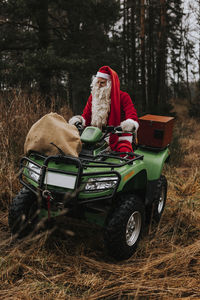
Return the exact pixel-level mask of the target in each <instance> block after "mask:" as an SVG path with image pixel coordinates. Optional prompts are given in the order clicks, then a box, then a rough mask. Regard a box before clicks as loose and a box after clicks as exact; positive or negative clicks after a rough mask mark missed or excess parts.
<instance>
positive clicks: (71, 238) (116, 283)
mask: <svg viewBox="0 0 200 300" xmlns="http://www.w3.org/2000/svg"><path fill="white" fill-rule="evenodd" d="M55 103H56V101H53V104H52V107H51V108H50V109H49V110H47V109H46V108H45V107H44V105H43V104H42V101H40V99H39V98H37V97H36V96H35V97H31V98H28V97H27V96H26V95H23V94H22V93H15V94H13V95H12V97H11V96H9V97H8V99H7V100H6V101H5V99H3V98H1V99H0V114H1V117H0V133H1V134H0V144H1V148H0V158H1V165H0V184H1V192H0V205H1V209H0V299H1V300H4V299H5V300H9V299H10V300H11V299H12V300H16V299H20V300H21V299H23V300H30V299H34V300H41V299H45V300H47V299H49V300H50V299H52V300H53V299H73V300H74V299H90V300H95V299H96V300H97V299H109V300H111V299H149V300H150V299H193V298H194V299H200V288H199V287H200V240H199V228H200V225H199V224H200V176H199V175H200V170H199V162H200V154H199V149H200V124H199V123H198V121H196V120H194V119H191V118H189V117H188V116H187V111H185V110H184V109H183V105H180V104H179V105H177V106H175V111H176V113H177V118H176V125H175V130H174V140H173V143H172V145H171V163H170V164H168V165H166V167H165V169H164V173H165V175H166V177H167V179H168V199H167V205H166V209H165V212H164V214H163V217H162V219H161V222H160V224H159V226H158V227H155V226H153V225H152V226H151V225H150V226H149V228H148V229H147V230H146V232H145V234H144V237H143V239H142V240H141V242H140V244H139V247H138V249H137V251H136V253H135V254H134V255H133V256H132V257H131V258H130V259H129V260H127V261H123V262H115V261H113V260H111V259H110V257H108V256H107V255H106V253H105V250H104V247H103V243H102V234H101V230H100V228H99V227H97V226H95V225H94V226H92V225H91V224H87V223H86V222H79V221H74V220H72V219H70V218H67V219H63V218H60V219H59V220H58V224H57V226H56V227H53V228H52V229H51V230H49V231H43V232H41V233H40V234H39V235H36V236H30V237H29V238H27V239H25V240H23V241H16V240H14V239H12V237H11V235H10V232H9V228H8V223H7V211H8V206H9V203H10V201H11V200H12V198H13V197H14V195H15V194H16V193H17V192H18V191H19V190H20V188H21V187H20V185H19V183H18V180H17V175H18V171H19V169H18V163H19V159H20V157H22V155H23V144H24V139H25V136H26V134H27V132H28V130H29V128H30V127H31V125H32V124H33V123H34V122H35V121H36V120H38V119H39V118H40V117H41V116H43V115H44V114H45V113H48V112H50V111H57V112H58V113H59V114H62V115H63V116H64V117H65V118H66V119H68V118H69V117H70V116H71V112H70V111H69V110H67V109H66V108H61V109H59V110H58V109H56V105H55Z"/></svg>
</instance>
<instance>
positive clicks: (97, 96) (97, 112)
mask: <svg viewBox="0 0 200 300" xmlns="http://www.w3.org/2000/svg"><path fill="white" fill-rule="evenodd" d="M91 87H92V91H91V93H92V120H91V125H92V126H95V127H98V128H100V129H102V126H105V125H107V120H108V114H109V112H110V103H111V98H110V92H111V81H107V85H106V86H105V87H101V88H99V87H98V85H97V78H95V79H94V80H93V81H92V84H91Z"/></svg>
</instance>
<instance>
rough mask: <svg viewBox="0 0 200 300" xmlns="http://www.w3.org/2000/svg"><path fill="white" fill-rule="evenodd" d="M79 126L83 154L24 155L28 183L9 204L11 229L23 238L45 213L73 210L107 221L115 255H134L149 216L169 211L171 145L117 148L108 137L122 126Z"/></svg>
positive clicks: (71, 212) (22, 177)
mask: <svg viewBox="0 0 200 300" xmlns="http://www.w3.org/2000/svg"><path fill="white" fill-rule="evenodd" d="M77 127H79V130H80V131H82V133H81V141H82V145H83V146H82V151H81V153H80V155H79V157H78V158H76V157H72V156H68V155H64V154H63V153H62V152H61V154H59V155H56V156H48V157H47V156H44V155H42V154H39V153H35V152H32V153H30V155H29V156H28V157H23V158H22V159H21V164H20V170H21V172H20V176H19V179H20V182H21V183H22V185H23V188H22V190H21V191H20V192H19V193H18V195H17V196H16V197H15V198H14V199H13V201H12V203H11V205H10V208H9V216H8V221H9V227H10V230H11V232H12V234H17V235H18V237H19V238H22V237H24V236H26V235H28V234H29V233H30V232H32V231H33V230H34V228H35V226H36V224H37V223H38V222H39V220H40V219H41V218H44V216H46V219H47V220H48V219H52V218H53V217H56V216H59V215H60V214H61V213H62V211H63V210H64V209H67V210H68V214H69V215H70V216H74V217H76V218H84V219H86V220H89V221H91V220H92V221H93V222H95V223H97V224H99V225H102V227H103V233H104V241H105V246H106V249H107V251H108V253H109V255H110V256H112V257H113V258H115V259H117V260H123V259H128V258H129V257H131V256H132V254H133V253H134V251H135V250H136V247H137V245H138V242H139V240H140V237H141V234H142V231H143V229H144V226H145V224H147V223H146V222H145V218H146V220H150V219H151V220H154V221H156V222H159V220H160V218H161V215H162V213H163V210H164V207H165V202H166V196H167V180H166V178H165V176H163V175H162V169H163V165H164V163H165V162H166V161H167V159H168V157H169V149H168V146H167V147H165V148H164V149H153V148H149V147H144V146H140V145H135V144H134V153H119V152H112V151H109V149H108V144H107V143H106V141H105V138H106V137H107V136H109V135H110V134H113V133H114V134H118V135H121V133H122V132H121V128H120V127H117V128H115V127H111V126H110V127H105V128H104V129H103V130H102V131H101V130H100V129H99V128H96V127H92V126H89V127H86V128H85V129H83V130H81V128H80V126H79V124H77ZM133 135H134V134H133ZM134 140H135V139H134ZM122 154H124V157H121V156H122ZM38 211H39V213H36V212H38ZM55 220H56V218H55Z"/></svg>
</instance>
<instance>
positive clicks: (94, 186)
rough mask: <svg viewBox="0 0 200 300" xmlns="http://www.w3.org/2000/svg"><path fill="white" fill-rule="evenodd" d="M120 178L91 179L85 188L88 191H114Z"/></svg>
mask: <svg viewBox="0 0 200 300" xmlns="http://www.w3.org/2000/svg"><path fill="white" fill-rule="evenodd" d="M117 181H118V177H116V176H115V177H114V176H113V177H111V176H110V177H96V178H90V179H89V180H88V182H87V184H86V186H85V190H86V191H95V190H106V189H112V188H114V187H115V186H116V184H117Z"/></svg>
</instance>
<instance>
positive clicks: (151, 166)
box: [135, 148, 170, 181]
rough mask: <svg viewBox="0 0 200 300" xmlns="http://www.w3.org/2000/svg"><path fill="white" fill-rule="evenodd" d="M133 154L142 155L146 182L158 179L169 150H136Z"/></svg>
mask: <svg viewBox="0 0 200 300" xmlns="http://www.w3.org/2000/svg"><path fill="white" fill-rule="evenodd" d="M135 153H137V154H140V155H144V158H143V162H144V165H145V168H146V170H147V180H148V181H152V180H157V179H159V178H160V176H161V173H162V169H163V166H164V163H165V162H166V160H167V158H168V157H169V155H170V151H169V148H165V149H163V150H161V151H153V150H149V149H145V148H138V149H137V150H136V151H135Z"/></svg>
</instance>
